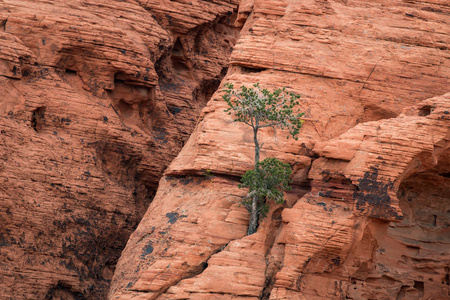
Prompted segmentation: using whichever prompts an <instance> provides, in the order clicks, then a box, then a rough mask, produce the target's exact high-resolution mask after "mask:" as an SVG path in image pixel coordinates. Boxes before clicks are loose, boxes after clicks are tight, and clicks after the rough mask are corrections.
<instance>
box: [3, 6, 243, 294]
mask: <svg viewBox="0 0 450 300" xmlns="http://www.w3.org/2000/svg"><path fill="white" fill-rule="evenodd" d="M166 2H167V3H166ZM236 6H237V3H234V2H232V1H231V2H230V1H215V2H214V3H213V2H204V1H196V2H195V3H192V4H186V3H179V2H169V1H115V0H108V1H78V0H75V1H27V0H23V1H8V0H6V1H1V3H0V99H1V101H0V130H1V133H0V145H1V146H0V154H1V155H0V174H1V175H0V245H1V250H0V265H1V267H0V278H1V280H0V298H1V299H104V298H106V293H107V291H108V289H109V285H110V281H111V279H112V275H113V272H114V268H115V264H116V262H117V260H118V257H119V255H120V253H121V251H122V250H123V248H124V247H125V244H126V241H127V240H128V237H129V235H130V234H131V232H132V231H134V230H135V228H136V226H137V224H138V223H139V221H140V219H141V218H142V216H143V215H144V213H145V211H146V210H147V207H148V204H149V203H150V202H151V200H152V199H153V197H154V195H155V191H156V188H157V185H158V181H159V179H160V178H161V176H162V172H163V170H164V169H165V168H166V167H167V165H168V164H169V163H170V161H171V160H172V159H173V158H174V157H175V156H176V155H177V154H178V152H179V151H180V149H181V147H182V146H183V144H184V142H185V141H186V140H187V138H188V137H189V135H190V133H191V132H192V130H193V128H194V126H195V123H196V119H197V116H198V115H199V113H200V111H201V109H202V108H203V107H204V105H205V104H206V102H207V101H208V99H209V98H210V97H211V95H212V93H213V92H214V90H215V89H216V87H217V86H218V85H219V83H220V81H221V79H222V78H223V76H224V75H225V73H226V69H227V67H228V58H229V54H230V53H231V47H232V46H233V44H234V43H235V40H236V36H237V33H238V30H237V29H236V28H235V27H234V25H233V24H234V19H235V13H233V12H234V11H235V10H236Z"/></svg>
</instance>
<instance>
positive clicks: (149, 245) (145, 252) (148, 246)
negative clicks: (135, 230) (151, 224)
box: [141, 241, 153, 258]
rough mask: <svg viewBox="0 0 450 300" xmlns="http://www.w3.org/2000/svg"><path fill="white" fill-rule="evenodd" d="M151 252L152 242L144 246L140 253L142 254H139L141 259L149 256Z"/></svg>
mask: <svg viewBox="0 0 450 300" xmlns="http://www.w3.org/2000/svg"><path fill="white" fill-rule="evenodd" d="M152 252H153V242H152V241H150V242H148V244H147V245H145V247H144V251H142V254H141V258H144V257H146V256H147V255H149V254H151V253H152Z"/></svg>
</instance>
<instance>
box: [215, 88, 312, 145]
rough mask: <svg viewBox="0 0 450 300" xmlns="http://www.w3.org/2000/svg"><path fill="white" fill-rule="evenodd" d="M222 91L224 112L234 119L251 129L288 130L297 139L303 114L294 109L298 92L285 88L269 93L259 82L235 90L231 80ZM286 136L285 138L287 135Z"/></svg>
mask: <svg viewBox="0 0 450 300" xmlns="http://www.w3.org/2000/svg"><path fill="white" fill-rule="evenodd" d="M224 91H225V94H224V95H223V96H222V98H223V99H224V100H225V101H226V102H227V103H228V105H229V108H228V109H226V110H225V111H226V112H228V114H229V115H231V114H232V113H233V114H234V121H235V122H242V123H244V124H247V125H249V126H251V127H252V128H253V129H254V130H255V129H256V130H257V129H259V128H264V127H274V128H275V127H278V128H281V129H285V128H287V129H289V135H290V136H292V137H293V138H295V139H297V135H298V134H299V132H300V128H301V127H302V124H303V121H302V120H301V119H300V118H301V117H302V116H303V115H304V113H300V112H298V111H295V110H294V108H295V106H296V105H298V104H299V101H298V99H299V98H300V95H297V94H294V93H292V92H288V91H286V88H282V89H276V90H275V91H274V92H273V93H272V92H270V91H269V90H267V89H261V87H260V86H259V83H256V84H254V85H253V87H252V88H247V87H245V86H241V88H240V90H235V89H234V86H233V84H232V83H227V84H225V89H224ZM289 135H288V138H289Z"/></svg>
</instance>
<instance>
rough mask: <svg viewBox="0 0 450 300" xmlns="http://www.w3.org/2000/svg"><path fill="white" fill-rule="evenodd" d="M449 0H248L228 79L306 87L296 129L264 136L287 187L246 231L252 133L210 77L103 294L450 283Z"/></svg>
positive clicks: (283, 294) (399, 293)
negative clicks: (289, 181)
mask: <svg viewBox="0 0 450 300" xmlns="http://www.w3.org/2000/svg"><path fill="white" fill-rule="evenodd" d="M447 14H448V6H447V5H446V4H445V3H442V2H438V1H425V2H411V1H409V2H404V1H402V2H400V1H388V2H386V1H384V2H374V1H287V0H277V1H264V0H259V1H258V0H255V1H242V2H241V4H240V7H239V11H238V18H237V20H236V24H238V25H239V26H243V29H242V30H241V34H240V38H239V40H238V42H237V44H236V46H235V47H234V48H233V52H232V55H231V61H230V69H229V70H228V73H227V75H226V77H225V79H224V81H231V82H234V83H235V85H238V86H239V85H241V84H244V85H247V86H248V85H251V84H253V83H255V82H260V84H261V85H262V86H264V87H268V88H275V87H280V86H286V87H287V88H288V89H289V90H291V91H293V92H296V93H299V94H302V98H301V100H302V102H301V105H302V109H303V110H304V111H305V112H306V117H308V119H309V121H308V122H306V123H305V125H304V126H303V128H302V130H301V138H300V139H299V140H298V141H294V140H286V139H285V135H284V133H283V132H273V131H272V130H271V129H267V130H266V131H265V132H262V137H261V138H262V141H263V142H264V150H263V152H262V156H263V158H264V157H267V156H276V157H278V158H280V159H281V160H283V161H285V162H288V163H290V164H291V165H292V166H293V168H294V175H293V179H294V182H293V190H292V191H291V192H289V194H288V195H287V201H286V204H285V206H275V205H274V204H271V209H270V212H269V214H268V216H267V218H266V219H265V220H264V221H263V222H262V223H261V224H260V227H259V230H258V232H257V233H256V234H253V235H251V236H247V237H244V235H245V227H246V224H247V223H246V221H247V218H248V216H247V215H246V212H245V210H242V208H241V207H239V206H238V201H239V197H240V196H241V195H242V193H243V191H241V190H238V189H237V185H238V182H239V176H240V175H242V174H243V172H245V171H246V170H248V169H249V168H251V165H252V159H253V148H252V147H253V143H252V135H251V132H250V131H249V130H248V128H245V127H243V126H241V125H238V124H236V123H233V122H232V120H231V119H230V118H229V117H228V116H227V115H226V114H225V113H224V109H225V106H226V104H225V103H224V102H223V101H222V100H221V98H220V96H221V93H220V92H217V93H216V94H214V95H213V97H212V100H211V101H210V102H209V103H208V105H207V106H206V107H205V108H204V109H203V112H202V114H201V115H200V121H199V123H198V125H197V127H196V129H195V130H194V132H193V134H192V135H191V137H190V139H189V140H188V142H187V143H186V145H185V146H184V148H183V150H182V151H181V152H180V154H179V155H178V156H177V158H176V159H175V160H174V161H173V162H172V164H171V165H170V167H169V168H168V169H167V170H166V173H165V177H163V179H162V180H161V183H160V188H159V189H158V192H157V196H156V197H155V200H154V201H153V202H152V204H151V205H150V208H149V210H148V211H147V213H146V215H145V216H144V218H143V220H142V221H141V223H140V225H139V226H138V228H137V230H136V232H135V233H133V234H132V235H131V237H130V240H129V241H128V243H127V247H126V248H125V250H124V252H123V254H122V256H121V258H120V260H119V263H118V265H117V269H116V272H115V275H114V279H113V282H112V285H111V287H112V289H111V291H110V295H109V297H110V299H156V298H158V299H212V298H214V299H216V298H217V299H235V298H243V299H269V298H270V299H342V298H350V299H396V298H397V299H420V298H424V299H427V298H430V297H434V298H436V299H445V298H447V297H448V295H449V294H448V293H449V292H448V291H449V288H448V264H449V260H448V253H447V252H446V250H445V249H447V248H448V242H449V241H447V240H446V238H445V236H446V235H448V229H447V227H448V226H447V225H448V224H447V223H448V222H449V219H448V218H449V217H448V213H447V210H448V207H449V206H448V205H449V201H450V200H449V199H448V192H447V193H446V191H448V190H449V187H450V185H449V182H448V172H449V171H450V167H449V165H448V153H449V150H448V145H449V120H448V111H449V103H450V99H449V94H446V95H444V96H439V97H435V98H433V97H434V96H437V95H443V94H445V93H446V92H448V86H449V78H448V73H449V67H450V65H449V61H450V60H449V52H448V49H447V46H448V44H449V43H450V40H449V36H448V32H449V29H450V24H449V23H448V20H447V18H446V15H447ZM428 98H431V99H429V100H426V99H428ZM424 100H426V101H425V102H423V101H424ZM402 111H403V112H404V113H403V114H401V113H402ZM274 135H275V137H274ZM432 182H433V184H431V183H432ZM169 184H170V185H171V187H170V188H169V187H168V185H169ZM202 195H203V196H202ZM408 197H409V199H412V200H408ZM175 199H176V200H175ZM431 203H436V204H433V205H431ZM428 205H429V206H430V207H428ZM425 207H427V208H425ZM164 216H165V217H164ZM174 216H176V217H174ZM174 218H175V219H174ZM174 220H176V223H173V224H172V222H174ZM446 224H447V225H446ZM230 233H231V234H230ZM165 236H167V237H169V238H168V239H165ZM199 256H200V257H199Z"/></svg>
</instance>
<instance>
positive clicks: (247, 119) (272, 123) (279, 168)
mask: <svg viewBox="0 0 450 300" xmlns="http://www.w3.org/2000/svg"><path fill="white" fill-rule="evenodd" d="M224 92H225V94H224V95H223V96H222V98H223V100H225V102H227V104H228V108H227V109H226V110H225V112H227V113H228V114H229V115H233V117H234V121H235V122H242V123H244V124H246V125H248V126H251V127H252V129H253V141H254V143H255V169H254V170H250V171H247V173H245V175H244V176H243V177H242V180H241V181H242V184H241V185H240V187H246V188H248V189H249V193H248V195H247V197H246V198H245V199H244V200H243V201H242V203H243V205H244V206H245V207H246V208H247V209H248V211H249V212H250V222H249V227H248V231H247V234H249V235H250V234H253V233H255V232H256V229H257V227H258V219H259V218H260V217H264V216H265V215H266V214H267V212H268V206H267V204H266V200H274V201H275V202H276V203H279V204H280V203H283V201H284V199H283V192H284V191H286V190H288V189H289V183H290V181H289V177H290V175H291V168H290V166H289V165H288V164H284V163H282V162H280V161H279V160H277V159H276V158H267V159H265V160H263V161H262V162H259V157H260V151H261V147H262V145H263V144H262V143H260V142H259V140H258V130H259V129H261V128H264V127H272V128H274V129H275V128H281V129H288V130H289V134H288V135H287V138H289V137H290V136H292V137H293V138H295V139H296V140H297V139H298V137H297V135H298V134H299V133H300V128H301V127H302V125H303V120H302V119H301V117H302V116H303V115H304V113H302V112H299V111H298V110H297V108H298V106H297V105H299V101H298V99H299V98H300V96H299V95H297V94H294V93H292V92H288V91H286V88H282V89H276V90H275V91H273V92H270V91H269V90H267V89H262V88H261V87H260V86H259V83H256V84H254V85H253V87H251V88H247V87H245V86H241V88H240V89H239V90H235V89H234V86H233V84H232V83H227V84H225V89H224Z"/></svg>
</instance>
